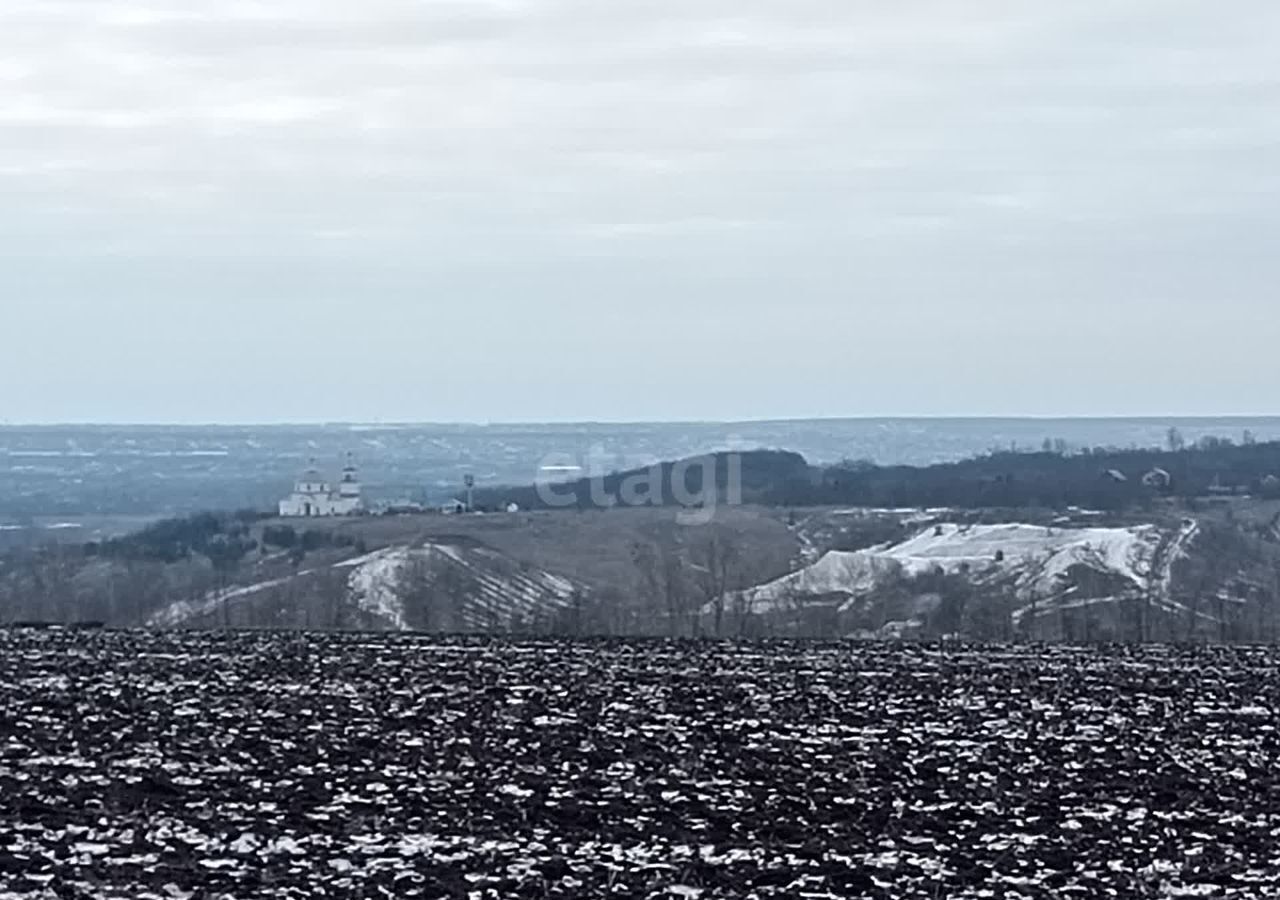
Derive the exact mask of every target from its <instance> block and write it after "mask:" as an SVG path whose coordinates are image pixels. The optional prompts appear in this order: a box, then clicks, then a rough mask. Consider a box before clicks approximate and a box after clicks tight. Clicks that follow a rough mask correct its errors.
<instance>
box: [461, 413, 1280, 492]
mask: <svg viewBox="0 0 1280 900" xmlns="http://www.w3.org/2000/svg"><path fill="white" fill-rule="evenodd" d="M1170 445H1171V446H1169V447H1167V448H1148V449H1116V448H1093V449H1087V450H1082V451H1074V452H1070V451H1067V450H1066V449H1065V445H1063V444H1062V442H1060V441H1058V442H1054V441H1051V440H1046V442H1045V447H1044V448H1042V449H1040V450H1037V451H1034V452H1019V451H1016V450H1004V451H996V452H992V453H990V454H987V455H984V456H980V457H975V458H972V459H967V460H963V461H960V462H955V463H944V464H938V465H933V466H924V467H916V466H881V465H877V464H875V463H873V462H869V461H847V462H843V463H840V464H837V465H833V466H824V467H818V466H810V465H808V464H807V463H806V462H805V460H804V458H803V457H802V456H800V455H799V454H796V453H789V452H784V451H749V452H745V453H740V454H726V453H720V454H714V455H711V456H708V457H703V458H701V459H702V462H696V461H695V462H686V463H684V464H672V463H664V464H662V465H661V466H660V467H659V468H657V469H656V470H644V469H636V470H629V471H626V472H618V473H613V474H610V475H607V476H603V477H598V478H596V479H589V478H583V479H580V480H578V481H574V482H570V483H565V484H560V485H554V486H551V487H546V486H544V487H543V489H542V490H539V489H537V488H535V487H532V486H528V487H523V488H503V489H490V490H487V491H485V492H483V493H482V494H480V495H479V499H480V500H482V501H486V502H491V503H494V504H497V503H500V502H505V501H514V502H516V503H518V504H519V505H520V506H521V507H522V508H526V509H544V508H549V507H555V506H564V507H567V508H590V507H596V506H599V505H600V499H601V498H605V499H606V501H607V502H619V503H623V504H627V503H635V502H636V498H637V497H639V498H640V502H641V503H643V504H645V505H663V506H697V505H702V504H703V503H704V502H706V498H707V496H708V495H709V493H710V492H709V491H708V492H706V493H704V491H703V484H704V482H705V481H706V480H707V478H708V477H709V475H710V473H714V475H713V476H712V477H714V479H715V485H716V496H715V500H716V502H723V501H724V500H725V499H727V498H728V497H729V495H730V488H729V483H730V479H731V478H736V479H737V480H738V484H739V485H740V487H738V488H737V491H736V492H737V496H738V498H739V499H740V500H741V501H742V502H744V503H761V504H765V505H770V506H823V505H848V506H866V507H875V508H903V507H912V508H916V507H922V508H929V507H949V508H953V509H989V508H993V507H998V508H1006V509H1010V508H1013V509H1016V508H1027V507H1037V508H1047V509H1063V508H1066V507H1070V506H1079V507H1088V508H1091V509H1100V510H1111V511H1114V510H1122V509H1131V508H1141V507H1144V506H1147V505H1150V504H1151V503H1152V502H1153V501H1154V500H1156V499H1159V498H1161V497H1179V498H1187V499H1189V498H1198V497H1207V496H1215V495H1238V494H1252V495H1255V496H1280V442H1270V443H1256V442H1253V441H1246V442H1245V443H1242V444H1235V443H1233V442H1231V441H1228V440H1225V439H1209V440H1205V441H1202V442H1200V443H1198V444H1196V445H1195V446H1190V447H1188V446H1184V445H1182V444H1181V443H1180V439H1179V438H1178V436H1177V433H1176V432H1173V431H1171V432H1170ZM735 473H737V474H736V475H735ZM553 496H554V498H555V499H549V498H551V497H553Z"/></svg>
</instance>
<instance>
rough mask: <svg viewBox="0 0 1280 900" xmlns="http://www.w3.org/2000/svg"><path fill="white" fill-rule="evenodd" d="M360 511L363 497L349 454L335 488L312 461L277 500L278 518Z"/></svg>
mask: <svg viewBox="0 0 1280 900" xmlns="http://www.w3.org/2000/svg"><path fill="white" fill-rule="evenodd" d="M362 512H364V500H363V498H362V497H361V496H360V474H359V472H357V471H356V464H355V460H354V458H353V457H352V456H351V454H349V453H348V454H347V463H346V465H345V466H343V467H342V480H341V481H340V482H338V489H337V490H336V491H335V490H334V489H333V485H332V484H330V483H329V482H327V481H325V480H324V478H323V477H322V476H321V474H320V471H319V470H318V469H317V468H316V466H315V460H312V462H311V466H310V468H308V469H307V471H306V472H304V473H303V474H302V477H301V478H299V479H298V481H297V483H295V484H294V486H293V493H292V494H290V495H289V496H288V497H286V498H285V499H284V500H281V501H280V515H281V517H282V518H290V519H294V518H298V519H307V518H314V517H317V516H355V515H359V514H360V513H362Z"/></svg>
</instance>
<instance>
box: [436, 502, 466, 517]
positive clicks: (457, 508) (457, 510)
mask: <svg viewBox="0 0 1280 900" xmlns="http://www.w3.org/2000/svg"><path fill="white" fill-rule="evenodd" d="M466 511H467V504H465V503H463V502H462V501H461V500H450V501H449V502H448V503H446V504H444V505H443V506H441V507H440V512H442V513H444V514H445V515H446V516H460V515H462V514H463V513H464V512H466Z"/></svg>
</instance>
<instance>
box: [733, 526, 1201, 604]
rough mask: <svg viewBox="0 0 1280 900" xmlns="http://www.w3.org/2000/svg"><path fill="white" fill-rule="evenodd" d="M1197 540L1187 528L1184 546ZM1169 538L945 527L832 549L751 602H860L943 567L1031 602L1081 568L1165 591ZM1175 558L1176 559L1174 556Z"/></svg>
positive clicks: (1140, 530) (1133, 531)
mask: <svg viewBox="0 0 1280 900" xmlns="http://www.w3.org/2000/svg"><path fill="white" fill-rule="evenodd" d="M1193 537H1194V528H1193V526H1191V525H1188V526H1187V528H1185V529H1184V531H1183V533H1182V535H1181V536H1180V539H1179V542H1178V544H1177V546H1178V547H1182V546H1184V545H1185V543H1186V542H1188V541H1190V540H1191V539H1192V538H1193ZM1163 540H1164V534H1163V533H1162V532H1161V530H1160V529H1159V528H1158V527H1156V526H1154V525H1138V526H1134V527H1131V528H1044V527H1040V526H1037V525H1023V524H1017V523H1013V524H1005V525H955V524H948V525H939V526H936V527H931V528H927V529H925V530H923V531H921V532H919V533H918V534H916V535H915V536H914V537H912V538H910V539H908V540H906V541H904V542H902V543H900V544H895V545H892V546H889V545H882V546H879V547H872V548H870V549H868V550H858V551H853V552H843V551H832V552H830V553H827V554H826V555H825V556H823V557H822V558H821V559H820V560H818V561H817V562H816V563H814V564H813V565H811V566H809V567H807V568H804V569H801V570H800V571H798V572H794V573H792V574H790V575H787V576H785V577H783V578H780V579H778V580H776V581H773V582H769V583H768V584H764V585H761V586H759V587H757V588H753V589H751V590H749V591H748V592H747V595H746V596H747V599H748V601H750V602H751V603H752V605H753V608H754V609H756V610H757V611H764V610H767V609H769V608H772V607H776V606H778V605H781V604H784V603H786V602H787V601H788V600H790V599H791V598H794V597H798V596H815V595H827V596H831V595H836V596H839V595H845V596H848V597H856V596H858V595H860V594H865V593H867V592H870V591H872V590H874V589H875V588H876V587H877V586H878V585H881V584H883V583H884V582H885V581H886V580H888V579H890V578H893V577H896V576H900V575H902V576H918V575H923V574H926V573H928V572H931V571H937V570H941V571H943V572H945V573H947V574H953V575H954V574H968V575H969V576H970V577H972V578H974V580H995V579H1012V580H1013V582H1014V583H1015V585H1016V589H1017V592H1018V593H1019V594H1020V595H1023V596H1026V597H1032V596H1038V597H1049V596H1053V595H1054V594H1056V593H1058V592H1059V591H1061V590H1062V587H1063V579H1064V577H1065V576H1066V575H1067V574H1068V572H1069V571H1070V570H1071V569H1072V568H1073V567H1075V566H1079V565H1085V566H1088V567H1090V568H1092V569H1094V570H1096V571H1099V572H1102V573H1106V574H1108V575H1111V576H1115V577H1117V578H1120V579H1123V580H1125V581H1128V582H1130V583H1131V584H1132V585H1133V588H1134V589H1135V590H1138V589H1146V588H1148V587H1152V586H1154V587H1157V588H1162V589H1164V590H1166V591H1167V589H1168V583H1169V581H1170V580H1171V576H1170V574H1169V572H1168V568H1169V567H1170V566H1171V565H1172V560H1166V562H1165V565H1164V566H1162V567H1161V568H1160V571H1155V570H1154V569H1153V566H1155V564H1156V561H1157V558H1158V557H1159V555H1160V548H1161V544H1162V542H1163ZM1172 555H1173V554H1170V556H1172Z"/></svg>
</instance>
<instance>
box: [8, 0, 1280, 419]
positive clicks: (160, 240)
mask: <svg viewBox="0 0 1280 900" xmlns="http://www.w3.org/2000/svg"><path fill="white" fill-rule="evenodd" d="M1278 46H1280V4H1278V3H1276V2H1275V0H1235V2H1232V3H1230V4H1227V5H1223V4H1213V3H1207V2H1204V0H1073V2H1070V3H1066V2H1061V0H1007V2H993V0H946V2H919V0H908V2H890V0H875V2H864V0H644V2H632V0H457V2H436V0H419V2H411V0H361V2H358V3H357V2H351V0H343V2H335V0H259V2H255V0H218V2H213V0H169V2H163V0H3V2H2V3H0V236H2V237H3V241H0V314H2V318H0V321H2V322H3V328H4V336H3V337H4V339H3V346H2V347H0V383H2V384H3V385H4V388H3V391H2V392H0V421H9V422H35V421H72V420H75V421H184V422H189V421H257V422H261V421H276V420H291V421H297V420H368V421H373V420H415V421H444V420H479V421H487V420H494V421H496V420H551V419H554V420H565V419H675V418H709V419H738V418H757V417H786V416H818V415H822V416H844V415H879V414H910V415H924V414H948V415H962V414H1032V415H1052V414H1136V413H1151V414H1161V415H1172V414H1197V413H1203V414H1212V413H1275V412H1280V403H1278V402H1277V398H1276V389H1277V386H1278V385H1280V311H1278V310H1277V305H1276V304H1277V299H1278V295H1280V253H1278V252H1277V239H1278V238H1280V202H1278V201H1280V152H1278V151H1280V52H1277V49H1276V48H1277V47H1278Z"/></svg>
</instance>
